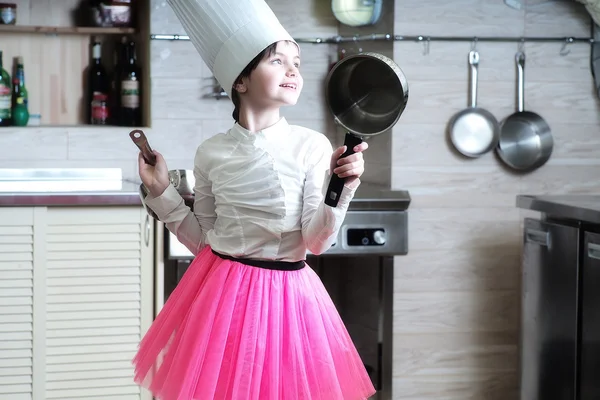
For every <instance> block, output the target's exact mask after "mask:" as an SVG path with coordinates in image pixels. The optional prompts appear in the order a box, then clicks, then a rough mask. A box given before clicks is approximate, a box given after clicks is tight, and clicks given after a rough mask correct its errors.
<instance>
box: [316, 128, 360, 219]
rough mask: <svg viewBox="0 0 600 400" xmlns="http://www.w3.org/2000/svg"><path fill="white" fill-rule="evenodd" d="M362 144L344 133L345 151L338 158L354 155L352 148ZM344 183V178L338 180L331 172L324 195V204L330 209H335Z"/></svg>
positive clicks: (358, 139) (352, 136)
mask: <svg viewBox="0 0 600 400" xmlns="http://www.w3.org/2000/svg"><path fill="white" fill-rule="evenodd" d="M362 142H363V141H362V140H361V139H360V138H359V137H356V136H354V135H352V134H350V133H346V137H345V139H344V145H345V146H346V151H345V152H344V154H342V155H341V156H340V158H344V157H347V156H349V155H350V154H354V147H356V146H357V145H359V144H361V143H362ZM345 182H346V178H340V177H339V176H337V175H336V174H334V173H333V171H332V172H331V180H330V181H329V186H328V187H327V193H326V194H325V204H327V205H328V206H330V207H337V204H338V201H339V200H340V195H341V194H342V189H343V188H344V183H345Z"/></svg>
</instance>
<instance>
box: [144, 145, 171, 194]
mask: <svg viewBox="0 0 600 400" xmlns="http://www.w3.org/2000/svg"><path fill="white" fill-rule="evenodd" d="M153 153H154V154H155V155H156V165H155V166H152V165H150V164H146V161H144V157H142V152H140V153H139V154H138V166H139V174H140V178H141V179H142V182H143V183H144V186H146V188H148V191H149V192H150V194H151V195H152V196H153V197H158V196H160V195H161V194H163V192H164V191H165V190H166V189H167V187H168V186H169V183H170V182H169V170H168V168H167V163H166V162H165V159H164V158H163V156H162V155H161V154H160V153H159V152H158V151H156V150H154V151H153Z"/></svg>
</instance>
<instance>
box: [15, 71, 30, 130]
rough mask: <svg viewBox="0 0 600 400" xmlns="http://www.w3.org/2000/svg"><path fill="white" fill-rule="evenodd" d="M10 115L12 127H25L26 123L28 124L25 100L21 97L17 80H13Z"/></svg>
mask: <svg viewBox="0 0 600 400" xmlns="http://www.w3.org/2000/svg"><path fill="white" fill-rule="evenodd" d="M11 114H12V123H13V125H14V126H27V122H29V111H28V110H27V106H26V105H25V100H24V99H23V97H22V96H21V85H20V83H19V79H17V78H13V104H12V112H11Z"/></svg>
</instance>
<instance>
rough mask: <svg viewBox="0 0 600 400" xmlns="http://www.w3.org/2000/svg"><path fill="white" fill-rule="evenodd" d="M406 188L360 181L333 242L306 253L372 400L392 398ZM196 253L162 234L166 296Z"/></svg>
mask: <svg viewBox="0 0 600 400" xmlns="http://www.w3.org/2000/svg"><path fill="white" fill-rule="evenodd" d="M409 204H410V196H409V193H408V192H406V191H388V190H380V189H378V188H375V189H374V188H371V187H369V186H368V185H366V184H363V185H361V190H359V191H357V193H356V196H355V198H354V199H353V201H352V202H351V204H350V206H349V209H348V213H347V215H346V218H345V220H344V223H343V225H342V227H341V228H340V231H339V234H338V238H337V240H336V242H335V243H334V245H333V246H332V247H331V248H330V249H329V250H328V251H327V252H325V253H324V254H322V255H319V256H315V255H313V254H310V253H308V254H307V258H306V260H307V263H308V264H309V266H310V267H311V268H313V269H314V270H315V271H316V272H317V274H318V275H319V276H320V277H321V280H322V281H323V284H324V285H325V287H326V288H327V290H328V292H329V294H330V296H331V298H332V299H333V301H334V303H335V305H336V307H337V309H338V311H339V313H340V315H341V317H342V319H343V320H344V323H345V325H346V327H347V328H348V332H349V333H350V336H351V337H352V340H353V341H354V343H355V345H356V347H357V349H358V352H359V353H360V355H361V358H362V360H363V362H364V364H365V366H366V368H367V371H368V372H369V375H370V377H371V380H372V381H373V384H374V386H375V388H376V389H377V395H376V396H374V397H373V399H377V400H391V399H392V341H393V338H392V318H393V313H392V302H393V282H394V257H395V256H401V255H405V254H407V253H408V207H409ZM192 260H193V256H192V254H191V253H190V252H189V251H188V250H187V249H186V248H185V247H184V246H183V245H181V243H179V242H178V241H177V238H176V237H175V236H174V235H173V234H171V233H170V232H168V231H165V235H164V281H165V285H164V298H165V299H166V298H168V296H169V294H170V293H171V292H172V291H173V289H174V288H175V286H176V285H177V283H178V282H179V280H180V279H181V277H182V276H183V274H184V272H185V271H186V269H187V267H188V266H189V264H190V263H191V261H192Z"/></svg>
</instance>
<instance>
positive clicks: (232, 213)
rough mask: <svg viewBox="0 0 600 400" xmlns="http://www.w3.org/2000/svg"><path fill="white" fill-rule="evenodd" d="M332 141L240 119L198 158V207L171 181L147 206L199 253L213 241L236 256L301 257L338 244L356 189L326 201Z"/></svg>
mask: <svg viewBox="0 0 600 400" xmlns="http://www.w3.org/2000/svg"><path fill="white" fill-rule="evenodd" d="M332 152H333V149H332V146H331V143H330V142H329V140H328V139H327V138H326V137H325V136H324V135H323V134H321V133H318V132H315V131H313V130H310V129H307V128H303V127H300V126H295V125H289V124H288V123H287V121H286V120H285V118H281V119H280V120H279V122H277V123H276V124H275V125H273V126H271V127H269V128H267V129H264V130H262V131H259V132H254V133H253V132H250V131H248V130H246V129H244V128H243V127H242V126H240V125H239V124H235V125H234V126H233V127H232V128H231V129H230V130H229V131H228V132H227V133H220V134H217V135H216V136H213V137H211V138H210V139H208V140H206V141H205V142H203V143H202V144H201V145H200V146H199V147H198V150H197V152H196V156H195V160H194V177H195V186H194V195H195V197H194V209H193V212H192V211H191V210H190V208H189V207H187V206H186V205H185V204H184V202H183V199H182V197H181V196H180V195H179V193H177V191H176V189H175V188H174V187H173V186H172V185H169V187H168V188H167V189H166V190H165V192H164V193H163V194H161V195H160V196H158V197H155V198H154V197H152V196H151V195H149V196H148V198H147V199H146V203H147V205H148V206H149V207H150V208H151V209H152V210H153V211H154V212H155V213H156V215H157V216H158V217H159V219H160V220H161V221H163V222H164V223H165V224H166V226H167V229H169V231H171V232H172V233H173V234H175V235H176V236H177V238H178V239H179V241H180V242H181V243H182V244H184V245H185V246H186V247H187V248H188V249H189V250H190V251H191V252H192V253H193V254H198V253H199V252H200V250H202V249H203V248H204V247H205V246H206V245H210V246H211V247H212V249H214V250H215V251H217V252H219V253H222V254H228V255H231V256H234V257H245V258H253V259H263V260H279V261H298V260H304V259H305V258H306V252H307V249H308V250H309V251H310V252H311V253H313V254H321V253H323V252H324V251H326V250H327V249H328V248H329V247H331V245H332V244H333V242H334V241H335V238H336V235H337V232H338V230H339V229H340V226H341V224H342V222H343V220H344V217H345V215H346V211H347V209H348V205H349V203H350V201H351V200H352V198H353V196H354V193H355V190H356V188H349V187H347V186H345V187H344V189H343V190H342V193H341V195H340V200H339V203H338V206H337V207H335V208H332V207H330V206H327V205H325V203H324V202H323V198H324V194H325V191H326V189H327V185H328V184H329V177H330V172H329V164H330V160H331V154H332Z"/></svg>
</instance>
